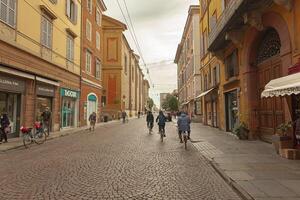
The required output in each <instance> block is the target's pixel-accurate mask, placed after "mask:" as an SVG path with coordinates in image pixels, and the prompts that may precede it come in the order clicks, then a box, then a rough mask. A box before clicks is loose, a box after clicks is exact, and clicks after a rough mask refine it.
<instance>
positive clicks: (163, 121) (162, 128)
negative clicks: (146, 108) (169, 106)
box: [155, 111, 167, 137]
mask: <svg viewBox="0 0 300 200" xmlns="http://www.w3.org/2000/svg"><path fill="white" fill-rule="evenodd" d="M155 121H156V122H157V124H158V127H159V129H158V130H159V132H160V131H163V133H164V137H166V130H165V126H166V121H167V118H166V116H165V115H164V113H163V111H159V115H158V116H157V118H156V120H155Z"/></svg>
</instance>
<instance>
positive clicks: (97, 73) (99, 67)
mask: <svg viewBox="0 0 300 200" xmlns="http://www.w3.org/2000/svg"><path fill="white" fill-rule="evenodd" d="M101 72H102V63H101V60H100V59H98V58H96V61H95V78H96V79H98V80H101V79H102V73H101Z"/></svg>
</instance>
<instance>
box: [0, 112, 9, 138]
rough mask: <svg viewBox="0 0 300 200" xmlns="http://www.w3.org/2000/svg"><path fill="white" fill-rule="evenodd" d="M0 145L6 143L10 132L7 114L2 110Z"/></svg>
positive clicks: (0, 117)
mask: <svg viewBox="0 0 300 200" xmlns="http://www.w3.org/2000/svg"><path fill="white" fill-rule="evenodd" d="M0 125H1V128H0V143H2V141H3V140H4V143H6V142H7V134H8V133H9V132H10V127H9V125H10V121H9V118H8V115H7V112H6V111H5V110H4V111H3V112H2V114H1V116H0Z"/></svg>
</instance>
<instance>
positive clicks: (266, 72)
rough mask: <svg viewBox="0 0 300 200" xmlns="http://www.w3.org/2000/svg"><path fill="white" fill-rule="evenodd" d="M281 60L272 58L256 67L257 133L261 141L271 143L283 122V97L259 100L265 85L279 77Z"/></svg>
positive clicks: (277, 57)
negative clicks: (257, 78)
mask: <svg viewBox="0 0 300 200" xmlns="http://www.w3.org/2000/svg"><path fill="white" fill-rule="evenodd" d="M281 75H282V72H281V60H280V57H279V56H276V57H273V58H271V59H268V60H267V61H264V62H263V63H261V64H259V65H258V76H259V81H258V98H259V109H258V112H259V132H260V135H261V139H262V140H265V141H267V142H271V136H272V135H273V134H275V132H276V128H277V127H278V126H279V125H280V124H281V123H282V122H284V102H283V100H284V99H283V97H272V98H261V97H260V95H261V93H262V92H263V90H264V88H265V85H266V84H267V83H269V82H270V81H271V80H272V79H276V78H279V77H281Z"/></svg>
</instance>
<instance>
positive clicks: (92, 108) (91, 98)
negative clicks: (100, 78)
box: [87, 93, 98, 122]
mask: <svg viewBox="0 0 300 200" xmlns="http://www.w3.org/2000/svg"><path fill="white" fill-rule="evenodd" d="M97 107H98V98H97V96H96V95H95V94H93V93H91V94H89V95H88V97H87V122H88V121H89V117H90V115H91V114H92V113H93V112H95V113H97Z"/></svg>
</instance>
